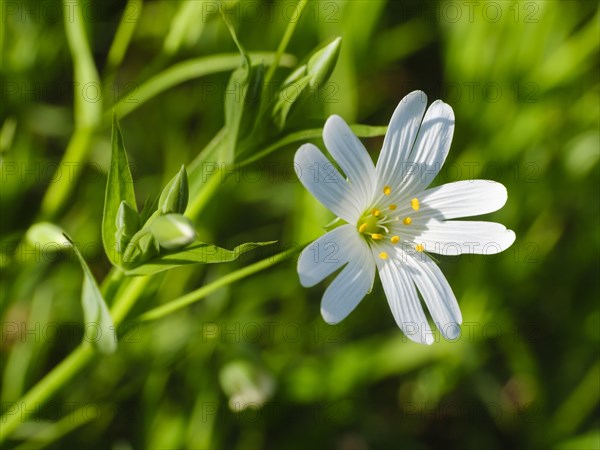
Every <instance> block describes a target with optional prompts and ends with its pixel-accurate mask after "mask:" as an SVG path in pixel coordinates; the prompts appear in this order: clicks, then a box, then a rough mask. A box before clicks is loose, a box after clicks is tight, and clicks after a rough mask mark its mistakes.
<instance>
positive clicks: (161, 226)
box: [150, 214, 196, 250]
mask: <svg viewBox="0 0 600 450" xmlns="http://www.w3.org/2000/svg"><path fill="white" fill-rule="evenodd" d="M150 232H151V233H152V235H153V236H154V237H155V238H156V242H157V243H158V245H159V246H160V247H162V248H164V249H166V250H176V249H179V248H182V247H185V246H186V245H188V244H190V243H192V242H193V241H194V239H196V231H195V230H194V226H193V224H192V222H191V221H190V220H189V219H188V218H187V217H185V216H182V215H181V214H166V215H164V216H158V217H156V219H154V221H153V222H152V224H151V225H150Z"/></svg>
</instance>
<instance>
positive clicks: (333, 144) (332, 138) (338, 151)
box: [323, 115, 376, 209]
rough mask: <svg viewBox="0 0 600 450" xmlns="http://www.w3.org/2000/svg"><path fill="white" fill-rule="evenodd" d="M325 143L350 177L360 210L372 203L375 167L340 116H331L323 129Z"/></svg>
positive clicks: (349, 181)
mask: <svg viewBox="0 0 600 450" xmlns="http://www.w3.org/2000/svg"><path fill="white" fill-rule="evenodd" d="M323 141H324V142H325V146H326V147H327V150H329V153H331V156H333V158H334V159H335V161H336V162H337V163H338V164H339V166H340V168H341V169H342V171H343V172H344V173H345V174H346V177H348V183H349V184H350V186H351V188H352V192H353V193H354V195H355V197H356V198H358V199H360V209H364V208H367V207H368V206H369V203H370V202H371V197H372V192H373V184H374V181H375V178H376V177H375V166H374V165H373V160H372V159H371V156H370V155H369V153H368V152H367V150H366V149H365V147H364V145H363V144H362V142H360V140H359V139H358V138H357V137H356V135H355V134H354V133H353V132H352V130H351V129H350V127H349V126H348V125H347V124H346V122H344V119H342V118H341V117H340V116H336V115H333V116H330V117H329V119H327V122H325V127H324V128H323Z"/></svg>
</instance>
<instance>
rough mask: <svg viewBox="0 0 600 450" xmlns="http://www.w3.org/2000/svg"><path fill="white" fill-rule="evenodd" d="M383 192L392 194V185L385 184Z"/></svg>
mask: <svg viewBox="0 0 600 450" xmlns="http://www.w3.org/2000/svg"><path fill="white" fill-rule="evenodd" d="M383 193H384V194H385V195H390V194H391V193H392V188H391V187H389V186H384V187H383Z"/></svg>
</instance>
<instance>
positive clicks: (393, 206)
mask: <svg viewBox="0 0 600 450" xmlns="http://www.w3.org/2000/svg"><path fill="white" fill-rule="evenodd" d="M396 208H397V206H396V205H394V204H393V203H392V204H391V205H390V210H391V211H393V210H395V209H396Z"/></svg>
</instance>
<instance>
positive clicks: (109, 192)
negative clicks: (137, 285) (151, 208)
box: [102, 114, 137, 265]
mask: <svg viewBox="0 0 600 450" xmlns="http://www.w3.org/2000/svg"><path fill="white" fill-rule="evenodd" d="M111 141H112V153H111V161H110V170H109V172H108V180H107V182H106V191H105V192H106V193H105V196H104V212H103V214H102V243H103V244H104V251H105V252H106V255H107V256H108V258H109V259H110V261H111V262H112V263H113V264H114V265H118V264H120V261H121V259H120V255H121V251H122V249H123V248H124V246H123V245H124V244H125V245H126V243H125V242H122V240H123V239H122V238H123V234H124V233H127V234H129V233H130V232H131V229H132V228H134V227H133V224H131V219H128V220H127V222H126V223H127V228H128V229H127V231H125V230H124V226H125V223H124V222H123V221H124V220H125V219H126V217H125V214H127V216H130V214H129V213H128V212H126V211H125V209H123V210H121V206H122V202H125V205H126V206H123V208H128V209H133V210H134V211H135V213H136V214H137V208H136V200H135V191H134V188H133V178H132V177H131V171H130V169H129V162H128V161H127V153H126V152H125V145H124V143H123V136H122V135H121V129H120V127H119V122H118V120H117V115H116V114H114V115H113V124H112V139H111ZM119 211H122V212H123V213H122V214H119ZM117 219H119V220H117ZM135 228H137V226H136V227H135ZM117 236H118V237H117ZM117 239H119V242H118V241H117Z"/></svg>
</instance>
